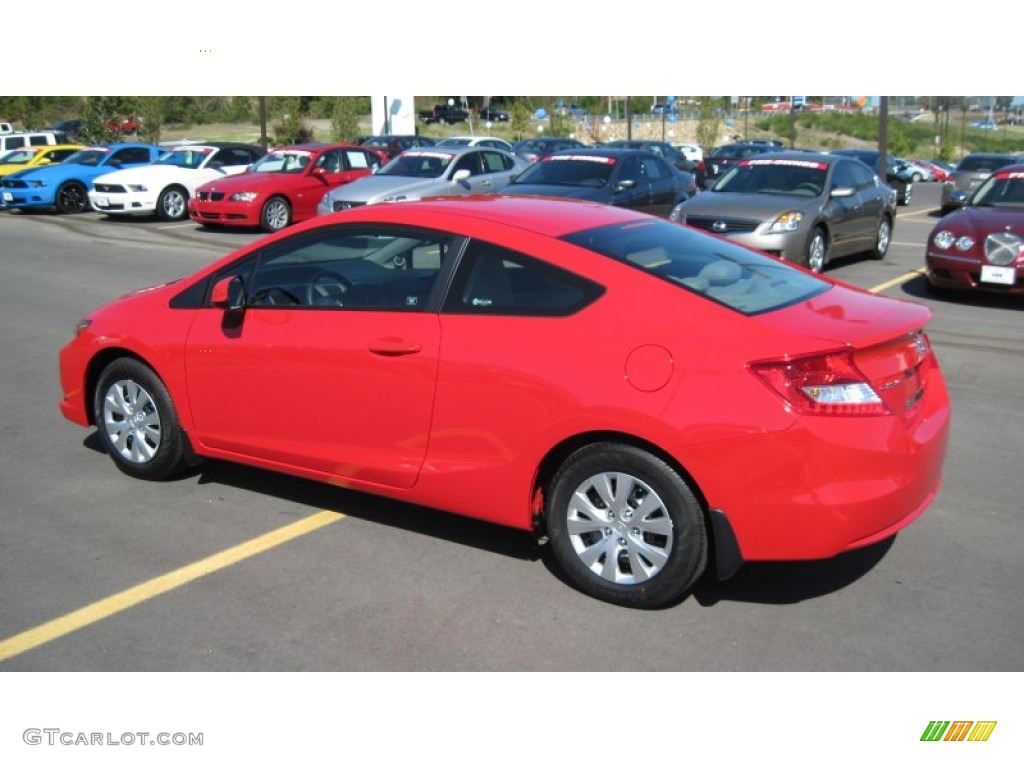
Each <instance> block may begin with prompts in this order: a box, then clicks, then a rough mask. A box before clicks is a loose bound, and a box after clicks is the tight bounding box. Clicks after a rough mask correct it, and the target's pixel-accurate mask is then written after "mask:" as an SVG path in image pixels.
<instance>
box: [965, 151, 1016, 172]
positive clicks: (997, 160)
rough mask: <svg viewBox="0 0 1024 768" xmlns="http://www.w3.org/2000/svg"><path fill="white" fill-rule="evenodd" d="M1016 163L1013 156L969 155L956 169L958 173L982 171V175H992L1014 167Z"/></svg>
mask: <svg viewBox="0 0 1024 768" xmlns="http://www.w3.org/2000/svg"><path fill="white" fill-rule="evenodd" d="M1014 162H1015V158H1014V157H1013V155H1001V156H1000V155H995V156H993V155H988V156H985V155H968V156H967V157H965V158H964V159H963V160H961V161H960V165H958V166H957V167H956V169H957V170H958V171H981V172H982V173H992V172H993V171H995V170H997V169H999V168H1002V167H1004V166H1007V165H1013V163H1014Z"/></svg>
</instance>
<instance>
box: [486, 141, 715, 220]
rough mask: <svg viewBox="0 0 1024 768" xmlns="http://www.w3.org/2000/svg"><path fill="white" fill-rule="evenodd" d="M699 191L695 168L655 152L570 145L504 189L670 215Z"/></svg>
mask: <svg viewBox="0 0 1024 768" xmlns="http://www.w3.org/2000/svg"><path fill="white" fill-rule="evenodd" d="M696 193H697V183H696V180H695V179H694V177H693V174H690V173H686V172H685V171H680V170H679V169H678V168H676V167H675V166H673V165H670V164H669V163H667V162H665V160H664V159H663V158H661V157H658V155H656V154H654V153H653V152H647V151H644V150H638V149H616V148H609V147H601V148H598V149H570V150H563V151H561V152H555V153H554V154H551V155H548V156H547V157H544V158H542V159H540V160H538V161H537V162H535V163H534V164H533V165H531V166H530V167H529V168H527V169H526V170H525V171H523V172H522V173H521V174H519V176H518V177H517V178H516V179H514V180H513V182H512V183H511V184H509V185H508V186H507V187H505V189H504V190H502V194H506V195H535V196H544V197H570V198H574V199H577V200H591V201H593V202H597V203H606V204H609V205H616V206H619V207H622V208H632V209H634V210H638V211H643V212H645V213H651V214H654V215H656V216H668V215H669V214H670V213H671V212H672V209H673V208H674V207H675V206H676V205H677V204H679V203H681V202H683V201H684V200H687V199H689V198H690V197H692V196H693V195H695V194H696Z"/></svg>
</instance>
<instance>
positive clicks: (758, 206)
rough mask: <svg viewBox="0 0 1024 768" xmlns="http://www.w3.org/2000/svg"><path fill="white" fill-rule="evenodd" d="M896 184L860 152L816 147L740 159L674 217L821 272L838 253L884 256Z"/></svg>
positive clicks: (839, 254)
mask: <svg viewBox="0 0 1024 768" xmlns="http://www.w3.org/2000/svg"><path fill="white" fill-rule="evenodd" d="M895 218H896V191H895V190H893V189H892V188H890V187H888V186H886V185H885V184H883V183H882V182H881V181H880V180H879V179H878V176H877V175H876V174H875V173H874V172H873V171H872V170H871V169H870V168H868V167H867V166H866V165H864V163H862V162H860V161H859V160H856V159H853V158H849V157H843V156H840V155H826V154H820V153H814V152H779V153H772V154H767V155H757V156H754V157H749V158H746V159H741V160H740V161H739V162H738V163H737V164H736V165H735V166H733V167H732V168H731V169H729V170H728V171H727V172H726V174H725V175H724V176H722V177H721V178H720V179H718V181H717V182H715V184H714V186H712V187H711V188H710V189H709V190H708V191H706V192H703V193H701V194H699V195H697V196H696V197H693V198H691V199H689V200H687V201H685V202H683V203H681V204H679V205H678V206H676V208H675V209H674V210H673V211H672V219H673V220H675V221H679V222H681V223H683V224H686V225H688V226H691V227H697V228H699V229H704V230H707V231H709V232H712V233H714V234H718V235H723V236H725V237H728V238H729V239H730V240H735V241H737V242H739V243H742V244H744V245H747V246H750V247H751V248H756V249H758V250H760V251H764V252H766V253H768V254H770V255H773V256H777V257H779V258H782V259H785V260H786V261H792V262H795V263H797V264H801V265H803V266H806V267H807V268H809V269H811V270H813V271H815V272H821V270H822V269H823V268H824V267H825V265H826V264H827V263H828V262H829V260H830V259H832V258H833V257H838V256H846V255H849V254H853V253H860V252H868V253H870V254H871V255H872V256H873V257H874V258H876V259H882V258H884V257H885V254H886V252H887V251H888V250H889V242H890V240H891V239H892V228H893V222H894V221H895Z"/></svg>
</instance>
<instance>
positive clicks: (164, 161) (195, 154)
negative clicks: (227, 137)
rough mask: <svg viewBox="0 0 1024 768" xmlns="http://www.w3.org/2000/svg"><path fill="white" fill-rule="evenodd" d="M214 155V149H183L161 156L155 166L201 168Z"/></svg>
mask: <svg viewBox="0 0 1024 768" xmlns="http://www.w3.org/2000/svg"><path fill="white" fill-rule="evenodd" d="M211 154H213V148H212V147H183V148H182V149H176V150H174V151H173V152H168V153H167V154H165V155H161V156H160V159H159V160H157V161H156V162H155V163H153V165H174V166H177V167H178V168H199V167H200V166H201V165H202V164H203V162H204V161H205V160H206V158H208V157H209V156H210V155H211Z"/></svg>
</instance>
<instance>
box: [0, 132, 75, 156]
mask: <svg viewBox="0 0 1024 768" xmlns="http://www.w3.org/2000/svg"><path fill="white" fill-rule="evenodd" d="M66 143H67V141H66V139H65V138H64V134H62V133H56V132H55V131H17V132H15V133H0V154H3V153H4V152H7V151H8V150H11V149H21V148H22V147H45V146H47V145H53V144H66Z"/></svg>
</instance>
